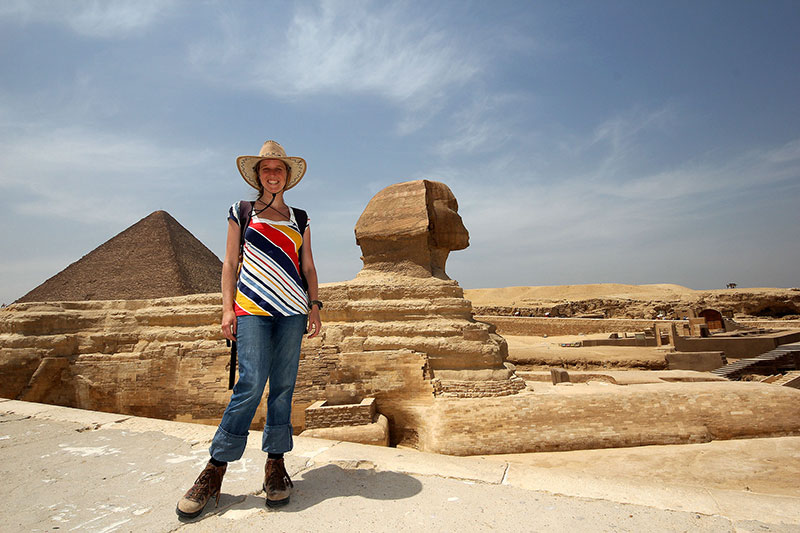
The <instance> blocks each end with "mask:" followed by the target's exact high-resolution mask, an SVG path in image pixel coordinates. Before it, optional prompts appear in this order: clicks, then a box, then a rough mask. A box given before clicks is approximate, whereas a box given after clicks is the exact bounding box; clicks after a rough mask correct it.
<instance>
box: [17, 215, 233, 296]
mask: <svg viewBox="0 0 800 533" xmlns="http://www.w3.org/2000/svg"><path fill="white" fill-rule="evenodd" d="M221 275H222V262H221V261H220V260H219V258H218V257H217V256H216V255H214V253H213V252H212V251H211V250H209V249H208V248H206V246H205V245H204V244H203V243H201V242H200V241H199V240H197V238H195V237H194V235H192V234H191V233H189V231H187V230H186V228H184V227H183V226H181V225H180V223H178V221H177V220H175V219H174V218H172V217H171V216H170V215H169V213H167V212H166V211H155V212H154V213H151V214H150V215H148V216H147V217H145V218H143V219H142V220H140V221H139V222H137V223H136V224H134V225H132V226H130V227H129V228H128V229H126V230H124V231H123V232H121V233H119V234H118V235H116V236H115V237H113V238H111V239H109V240H108V241H106V242H105V243H103V244H101V245H100V246H98V247H97V248H95V249H94V250H92V251H91V252H89V253H88V254H86V255H85V256H83V257H82V258H81V259H79V260H78V261H76V262H74V263H72V264H71V265H69V266H68V267H67V268H65V269H64V270H62V271H61V272H59V273H58V274H56V275H55V276H53V277H51V278H50V279H48V280H47V281H45V282H44V283H42V284H41V285H39V286H38V287H36V288H35V289H33V290H32V291H30V292H29V293H27V294H25V295H24V296H22V297H21V298H20V299H19V300H17V302H56V301H68V300H71V301H80V300H140V299H148V298H162V297H166V296H180V295H187V294H198V293H209V292H218V291H219V290H220V289H219V287H220V285H219V283H220V278H221Z"/></svg>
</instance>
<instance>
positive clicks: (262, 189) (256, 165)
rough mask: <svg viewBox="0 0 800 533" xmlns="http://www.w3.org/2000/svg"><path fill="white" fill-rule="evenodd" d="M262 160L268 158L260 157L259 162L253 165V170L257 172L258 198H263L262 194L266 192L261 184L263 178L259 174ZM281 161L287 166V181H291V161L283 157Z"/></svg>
mask: <svg viewBox="0 0 800 533" xmlns="http://www.w3.org/2000/svg"><path fill="white" fill-rule="evenodd" d="M262 161H266V159H259V160H258V162H257V163H256V164H255V165H253V172H255V174H256V184H257V185H258V196H256V200H258V199H259V198H261V196H263V194H264V186H263V185H261V179H260V178H259V175H258V167H260V166H261V162H262ZM280 161H281V163H283V166H285V167H286V183H289V176H290V175H291V173H292V167H290V166H289V163H287V162H286V161H284V160H283V159H281V160H280Z"/></svg>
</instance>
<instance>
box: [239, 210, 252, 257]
mask: <svg viewBox="0 0 800 533" xmlns="http://www.w3.org/2000/svg"><path fill="white" fill-rule="evenodd" d="M254 203H255V202H249V201H247V200H242V201H240V202H239V212H238V213H237V214H238V215H239V263H241V262H242V254H243V253H244V233H245V231H247V226H249V225H250V219H252V218H253V204H254Z"/></svg>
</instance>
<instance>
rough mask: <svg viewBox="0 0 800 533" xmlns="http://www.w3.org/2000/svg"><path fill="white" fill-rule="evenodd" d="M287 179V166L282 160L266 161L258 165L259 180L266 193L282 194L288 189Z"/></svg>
mask: <svg viewBox="0 0 800 533" xmlns="http://www.w3.org/2000/svg"><path fill="white" fill-rule="evenodd" d="M286 177H287V173H286V165H285V164H284V162H283V161H281V160H280V159H264V160H263V161H261V162H260V163H259V165H258V180H259V181H260V182H261V186H262V187H264V191H265V192H268V193H270V194H277V193H279V192H281V191H282V190H283V189H284V187H286Z"/></svg>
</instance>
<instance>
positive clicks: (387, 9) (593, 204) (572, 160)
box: [0, 0, 800, 303]
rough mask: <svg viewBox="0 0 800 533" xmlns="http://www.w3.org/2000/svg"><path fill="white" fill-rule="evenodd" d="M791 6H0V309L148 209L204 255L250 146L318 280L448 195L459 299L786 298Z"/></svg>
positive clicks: (795, 80) (799, 124)
mask: <svg viewBox="0 0 800 533" xmlns="http://www.w3.org/2000/svg"><path fill="white" fill-rule="evenodd" d="M798 27H800V2H796V1H770V2H757V1H748V2H742V1H735V0H730V1H719V2H712V1H684V2H681V1H674V2H661V1H653V2H650V1H641V0H638V1H630V2H628V1H613V2H612V1H608V2H595V1H591V2H558V1H550V2H547V1H545V2H523V1H519V2H492V3H489V2H469V1H454V2H446V1H440V2H368V1H363V2H362V1H332V2H311V1H298V2H222V1H219V2H216V1H205V2H203V1H180V0H175V1H168V0H160V1H156V2H143V1H135V0H124V1H115V0H107V1H84V0H74V1H70V2H62V1H57V0H56V1H28V2H16V1H14V0H4V1H3V2H2V3H0V72H2V78H0V80H1V81H0V207H2V209H0V217H1V218H0V223H1V224H2V228H3V230H2V233H0V238H1V239H2V241H0V249H2V261H0V280H2V281H0V300H2V301H4V302H6V303H9V302H11V301H13V300H14V299H16V298H18V297H19V296H21V295H22V294H24V293H26V292H27V291H29V290H30V289H32V288H33V287H35V286H36V285H38V284H39V283H41V282H42V281H44V280H45V279H47V278H48V277H50V276H52V275H54V274H55V273H57V272H58V271H60V270H61V269H63V268H64V267H65V266H67V265H68V264H70V263H71V262H73V261H75V260H77V259H79V258H80V257H81V256H82V255H84V254H86V253H88V252H89V251H91V250H92V249H94V248H95V247H96V246H98V245H99V244H101V243H103V242H104V241H106V240H107V239H109V238H110V237H112V236H113V235H116V234H117V233H119V232H120V231H122V230H123V229H125V228H126V227H128V226H130V225H131V224H133V223H135V222H136V221H137V220H139V219H141V218H143V217H145V216H147V215H148V214H149V213H151V212H153V211H155V210H157V209H164V210H166V211H168V212H169V213H170V214H172V215H173V216H174V217H175V218H176V219H177V220H178V221H179V222H181V224H183V225H184V226H185V227H186V228H187V229H189V231H191V232H192V233H193V234H194V235H196V236H197V237H198V238H199V239H200V240H201V241H203V242H204V243H205V244H206V245H207V246H208V247H209V248H211V249H212V250H213V251H214V252H216V253H217V254H218V255H220V256H221V255H222V253H223V250H224V237H225V224H226V223H225V214H226V210H227V208H228V206H229V205H230V204H231V203H233V202H234V201H236V200H238V199H241V198H249V197H250V196H251V192H250V189H249V188H248V186H247V185H246V184H245V183H244V181H243V180H242V179H241V178H240V177H239V175H238V173H237V171H236V169H235V166H234V160H235V158H236V156H238V155H245V154H255V153H257V152H258V149H259V148H260V146H261V143H262V142H263V141H265V140H267V139H275V140H278V141H279V142H281V143H282V144H283V145H284V147H285V148H286V149H287V151H288V152H289V154H290V155H299V156H302V157H304V158H306V160H307V161H308V165H309V170H308V173H307V175H306V177H305V178H304V179H303V181H302V182H301V184H300V185H298V186H297V187H296V188H294V189H293V190H292V191H290V192H289V193H287V201H288V202H289V203H290V204H291V205H296V206H299V207H303V208H306V209H307V210H308V211H309V213H310V215H311V223H312V228H313V236H314V238H313V243H314V254H315V258H316V262H317V267H318V271H319V274H320V277H321V280H322V281H340V280H346V279H351V278H352V277H353V276H355V274H356V273H357V272H358V270H359V269H360V267H361V262H360V259H359V249H358V247H357V246H356V245H355V239H354V236H353V227H354V226H355V223H356V220H357V219H358V216H359V215H360V213H361V211H362V210H363V209H364V207H365V206H366V204H367V202H368V201H369V199H370V198H371V197H372V196H373V195H374V194H375V193H376V192H378V191H379V190H380V189H382V188H383V187H386V186H388V185H391V184H393V183H397V182H401V181H406V180H411V179H420V178H426V179H431V180H438V181H442V182H444V183H446V184H447V185H448V186H449V187H450V188H451V189H452V190H453V192H454V194H455V195H456V198H457V199H458V202H459V206H460V213H461V215H462V217H463V219H464V223H465V225H466V226H467V228H468V229H469V230H470V242H471V244H470V247H469V248H468V249H466V250H463V251H459V252H454V253H453V254H451V256H450V259H449V261H448V273H449V274H450V276H451V277H453V278H454V279H457V280H458V281H459V282H460V284H461V285H462V286H463V287H465V288H479V287H504V286H511V285H555V284H582V283H602V282H617V283H634V284H639V283H678V284H681V285H686V286H688V287H692V288H697V289H707V288H722V287H724V285H725V283H727V282H736V283H738V284H739V286H751V287H752V286H776V287H790V286H797V285H800V246H798V227H800V208H798V206H800V98H799V97H798V95H800V67H798V57H800V31H797V28H798Z"/></svg>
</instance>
